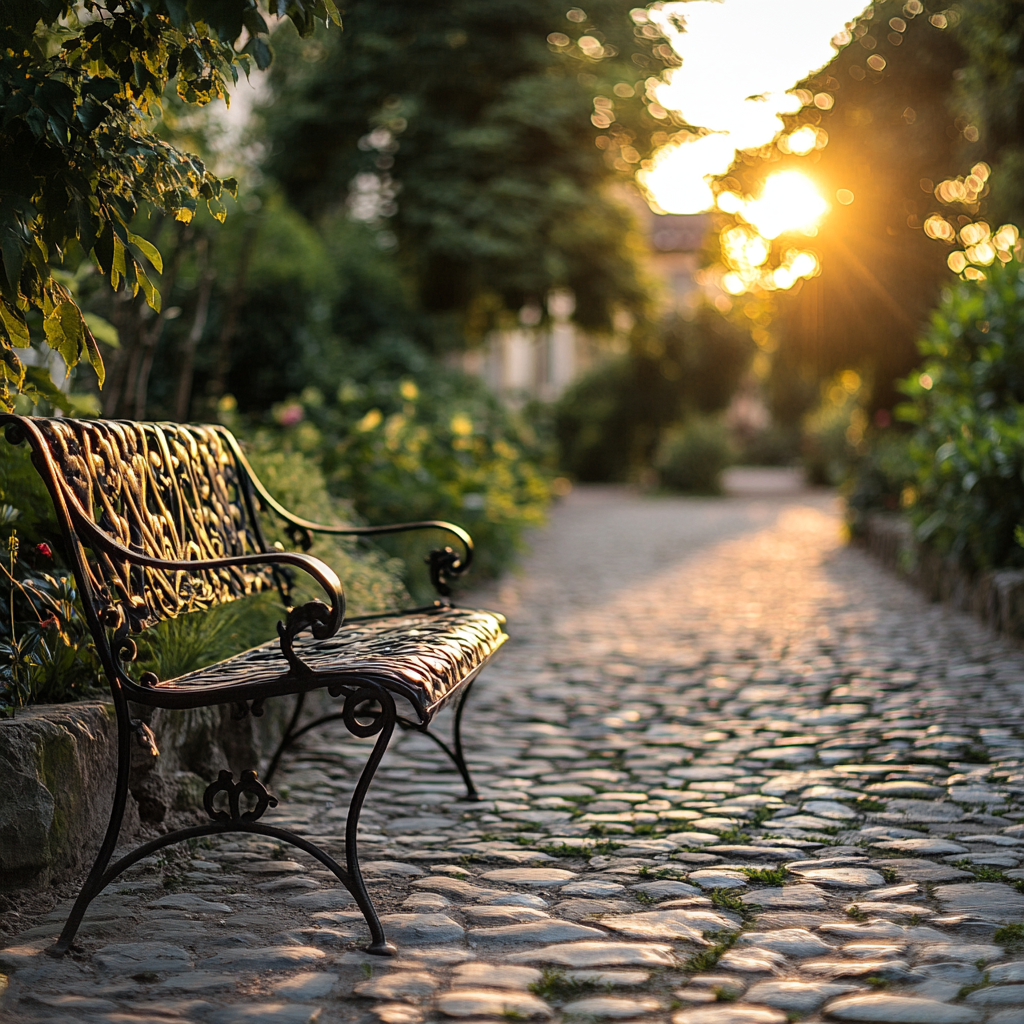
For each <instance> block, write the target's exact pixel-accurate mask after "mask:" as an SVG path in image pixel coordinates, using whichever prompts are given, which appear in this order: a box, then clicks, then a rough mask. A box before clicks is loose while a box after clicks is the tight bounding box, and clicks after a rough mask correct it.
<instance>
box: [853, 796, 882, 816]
mask: <svg viewBox="0 0 1024 1024" xmlns="http://www.w3.org/2000/svg"><path fill="white" fill-rule="evenodd" d="M854 806H855V807H856V809H857V810H858V811H861V812H862V813H865V814H871V813H873V812H876V811H884V810H885V804H884V803H882V801H881V800H872V799H871V797H868V796H862V797H859V798H858V799H857V800H855V801H854Z"/></svg>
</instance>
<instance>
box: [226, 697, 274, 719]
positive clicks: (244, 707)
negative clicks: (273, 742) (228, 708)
mask: <svg viewBox="0 0 1024 1024" xmlns="http://www.w3.org/2000/svg"><path fill="white" fill-rule="evenodd" d="M265 703H266V699H265V698H263V697H257V698H256V700H254V701H253V702H252V704H249V702H248V701H244V700H236V701H235V703H234V710H233V711H232V712H231V718H232V719H233V720H234V721H236V722H240V721H241V720H242V719H243V718H248V717H249V715H252V717H253V718H261V717H262V716H263V710H264V707H263V706H264V704H265Z"/></svg>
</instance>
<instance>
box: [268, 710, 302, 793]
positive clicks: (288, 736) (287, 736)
mask: <svg viewBox="0 0 1024 1024" xmlns="http://www.w3.org/2000/svg"><path fill="white" fill-rule="evenodd" d="M305 703H306V694H305V691H303V692H302V693H300V694H298V695H297V696H296V698H295V709H294V710H293V711H292V717H291V718H290V719H289V720H288V727H287V728H286V729H285V731H284V735H283V736H282V737H281V742H280V743H278V745H277V750H275V751H274V756H273V757H272V758H271V759H270V764H269V766H268V767H267V774H266V775H265V776H264V780H263V781H264V783H265V784H266V785H268V786H269V785H270V782H271V779H273V777H274V773H275V772H276V771H277V769H278V766H279V765H280V763H281V755H282V754H283V753H284V752H285V751H286V750H287V749H288V748H289V747H290V746H291V745H292V744H293V743H294V742H295V741H296V740H297V739H298V738H299V736H301V735H302V733H304V732H305V731H306V730H305V729H300V730H298V732H296V729H295V727H296V726H297V725H298V724H299V716H300V715H301V714H302V708H303V705H304V704H305Z"/></svg>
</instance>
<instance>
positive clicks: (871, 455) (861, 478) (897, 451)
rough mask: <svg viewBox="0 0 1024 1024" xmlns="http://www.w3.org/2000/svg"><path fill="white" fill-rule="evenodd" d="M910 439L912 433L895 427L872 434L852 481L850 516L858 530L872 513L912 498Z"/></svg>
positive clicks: (889, 509)
mask: <svg viewBox="0 0 1024 1024" xmlns="http://www.w3.org/2000/svg"><path fill="white" fill-rule="evenodd" d="M909 442H910V438H909V435H907V434H905V433H900V432H898V431H897V430H892V429H890V430H885V431H882V432H879V433H876V434H874V435H871V436H870V437H869V439H868V446H867V452H866V453H865V454H864V456H863V457H862V458H861V459H860V460H859V461H858V462H857V464H856V467H855V468H854V471H853V475H852V476H851V477H850V479H849V480H848V488H847V496H846V503H847V516H848V519H849V522H850V527H851V529H852V531H853V532H854V533H859V532H860V531H861V529H862V528H863V519H864V516H865V515H867V514H868V513H870V512H896V511H898V510H899V509H901V508H902V507H904V506H905V505H906V504H907V503H908V502H909V501H910V500H911V496H912V495H913V493H914V488H913V481H914V468H915V467H914V460H913V459H912V458H911V455H910V447H909Z"/></svg>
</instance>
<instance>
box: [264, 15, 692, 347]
mask: <svg viewBox="0 0 1024 1024" xmlns="http://www.w3.org/2000/svg"><path fill="white" fill-rule="evenodd" d="M282 34H287V32H284V33H282ZM275 45H278V47H279V48H281V47H283V46H284V45H285V44H284V43H283V42H278V41H277V39H275ZM292 46H293V49H294V51H295V52H294V54H293V56H294V58H295V59H292V60H289V61H287V62H286V61H284V60H282V61H280V62H279V63H278V64H277V65H275V69H274V71H273V73H272V76H271V82H272V92H273V103H271V104H268V105H266V106H265V108H264V110H263V114H262V117H263V120H264V123H265V125H266V129H267V136H268V143H269V146H270V151H269V154H268V158H267V161H266V165H265V166H266V170H267V171H268V173H269V174H271V175H272V176H274V177H275V178H276V179H277V180H278V181H279V182H280V183H281V184H282V186H283V187H284V189H285V192H286V194H287V195H288V197H289V199H290V201H291V202H292V203H293V204H294V205H295V206H297V207H298V208H299V209H300V210H302V211H303V212H304V213H306V214H307V215H309V216H310V217H312V218H314V219H321V218H323V217H324V216H326V215H329V214H331V213H332V212H335V211H337V209H338V208H339V206H342V205H343V204H345V203H346V202H347V204H348V206H349V209H350V211H351V212H352V213H353V214H354V215H355V216H356V217H357V218H361V219H364V220H367V221H369V222H377V223H378V224H379V227H380V229H381V230H380V236H379V237H380V241H381V242H382V243H383V244H384V245H385V247H387V246H388V245H390V244H393V245H395V246H396V247H397V256H398V259H399V261H400V262H401V264H402V266H403V267H404V268H405V270H406V272H407V273H408V274H409V275H410V276H411V278H412V280H413V282H414V286H415V292H416V293H417V295H418V301H419V303H420V305H421V308H423V309H424V310H426V311H427V312H429V313H431V314H434V315H435V319H436V320H437V322H442V321H444V319H445V317H447V318H448V321H447V322H449V323H451V322H452V318H453V317H454V319H455V320H456V321H457V330H458V332H459V333H460V334H463V335H468V336H470V337H474V336H475V337H479V336H481V335H482V334H483V333H484V331H485V330H486V329H487V328H489V327H491V326H494V325H495V323H496V322H499V321H500V318H501V316H502V314H503V313H508V312H512V313H514V312H515V311H518V310H519V309H520V307H522V306H523V305H524V304H525V303H528V302H533V303H536V304H537V305H538V306H540V307H543V299H544V296H545V295H546V293H547V292H548V291H549V290H550V289H551V288H553V287H569V288H571V289H572V290H573V291H574V292H575V294H576V301H577V304H576V314H575V318H576V320H577V321H578V322H579V323H581V324H582V325H584V326H586V327H591V328H596V329H607V328H608V327H609V325H610V322H611V318H612V315H613V312H614V310H615V308H616V307H626V308H633V309H636V310H639V309H640V308H642V307H643V305H644V303H645V302H646V296H647V292H646V289H645V287H644V285H643V283H642V281H641V279H640V276H641V275H640V273H639V271H638V267H637V260H636V254H637V251H638V249H637V246H638V245H640V242H639V239H637V238H636V237H635V236H632V235H631V233H630V232H631V227H630V217H629V214H628V212H627V211H626V209H625V207H624V206H623V205H622V204H620V203H618V202H616V200H615V198H614V196H613V194H612V192H613V186H614V185H615V184H616V183H619V186H620V187H622V185H623V184H624V183H625V182H628V181H630V179H631V177H632V172H633V171H634V170H635V169H636V167H637V166H638V165H639V163H640V162H642V161H643V160H644V159H646V158H647V157H648V156H649V154H650V153H651V151H652V149H653V148H655V147H657V146H658V145H660V144H663V143H664V142H666V141H667V140H668V139H669V137H670V135H672V134H674V133H676V132H678V131H680V130H684V126H683V125H682V124H681V123H676V122H674V121H673V119H672V117H671V115H669V114H668V113H667V112H666V111H664V110H663V109H661V108H660V107H659V106H658V105H657V104H656V103H655V102H654V100H653V99H652V97H651V95H650V89H649V86H648V83H649V82H650V83H651V84H652V85H653V83H654V82H655V81H657V78H658V76H659V75H660V74H661V72H662V71H663V70H664V69H665V68H666V67H669V66H672V65H673V64H676V63H678V60H677V58H676V57H675V55H674V53H673V51H672V49H671V47H670V46H669V45H668V43H667V41H666V40H665V39H664V37H663V36H662V33H661V32H660V30H659V29H657V28H656V27H655V26H654V25H653V24H652V23H651V22H650V21H648V19H647V14H646V12H645V11H644V10H642V9H635V10H634V11H633V12H632V17H631V16H630V10H629V5H628V4H624V3H622V2H620V0H595V2H593V3H590V4H588V5H587V9H586V11H585V12H584V11H583V10H582V9H580V8H576V7H573V8H571V9H569V10H568V12H566V5H565V4H564V3H560V2H556V0H506V2H503V3H500V4H498V3H489V4H488V3H479V2H477V0H452V2H450V3H446V4H431V5H410V4H407V3H404V2H401V0H353V2H351V3H349V4H348V5H346V10H345V32H344V34H341V35H338V34H330V35H323V36H316V37H314V38H311V39H308V40H306V41H304V42H295V43H293V44H292Z"/></svg>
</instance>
